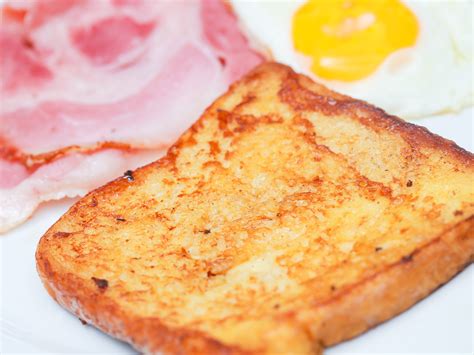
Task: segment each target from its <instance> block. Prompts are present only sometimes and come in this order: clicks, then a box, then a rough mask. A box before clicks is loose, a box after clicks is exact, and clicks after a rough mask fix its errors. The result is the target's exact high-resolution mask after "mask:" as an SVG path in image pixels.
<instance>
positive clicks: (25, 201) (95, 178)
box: [0, 149, 163, 233]
mask: <svg viewBox="0 0 474 355" xmlns="http://www.w3.org/2000/svg"><path fill="white" fill-rule="evenodd" d="M162 153H163V152H159V151H141V152H134V153H130V152H129V153H127V152H123V151H119V150H113V149H108V150H102V151H100V152H96V153H93V154H77V153H74V154H70V155H68V156H66V157H63V158H61V159H58V160H56V161H54V162H52V163H49V164H45V165H44V166H41V167H39V168H38V169H37V170H36V171H34V172H33V173H28V172H27V171H26V169H25V168H22V166H21V165H19V164H15V163H11V162H8V161H5V160H0V168H1V173H0V178H1V181H0V183H1V185H0V201H1V202H0V203H1V206H2V208H0V233H1V232H5V231H8V230H9V229H11V228H13V227H16V226H17V225H19V224H21V223H22V222H23V221H25V220H26V219H27V218H28V217H29V216H30V215H31V214H32V213H33V212H34V210H35V209H36V208H37V207H38V206H39V204H40V203H41V202H43V201H49V200H59V199H62V198H65V197H76V196H82V195H85V194H86V193H87V192H89V191H91V190H92V189H94V188H96V187H97V186H100V185H102V184H104V183H106V182H108V181H110V180H112V179H113V178H115V177H117V176H120V175H121V174H123V172H124V171H126V170H127V169H134V168H136V167H139V166H141V165H143V164H145V163H147V162H149V161H151V160H154V159H157V158H159V157H160V155H161V154H162Z"/></svg>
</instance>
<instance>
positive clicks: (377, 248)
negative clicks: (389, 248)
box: [375, 247, 383, 252]
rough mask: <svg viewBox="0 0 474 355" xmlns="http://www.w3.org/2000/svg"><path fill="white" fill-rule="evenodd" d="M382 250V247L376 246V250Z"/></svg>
mask: <svg viewBox="0 0 474 355" xmlns="http://www.w3.org/2000/svg"><path fill="white" fill-rule="evenodd" d="M381 250H383V248H382V247H376V248H375V251H376V252H379V251H381Z"/></svg>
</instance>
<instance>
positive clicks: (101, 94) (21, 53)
mask: <svg viewBox="0 0 474 355" xmlns="http://www.w3.org/2000/svg"><path fill="white" fill-rule="evenodd" d="M2 15H3V17H4V23H3V24H2V28H1V29H0V59H1V64H2V76H1V78H0V81H1V85H0V95H1V96H2V105H1V106H0V205H1V206H2V208H1V209H0V231H6V230H8V229H10V228H12V227H14V226H16V225H18V224H19V223H21V222H22V221H24V220H26V219H27V218H28V216H30V215H31V214H32V213H33V211H34V210H35V209H36V208H37V206H38V205H39V204H40V203H41V202H42V201H47V200H50V199H59V198H62V197H65V196H68V197H72V196H76V195H83V194H84V193H86V192H87V191H89V190H91V189H92V188H95V187H97V186H99V185H101V184H102V183H104V182H106V181H108V180H110V179H112V178H113V177H115V176H117V175H119V174H120V173H121V172H123V171H124V170H126V169H129V168H133V167H135V166H137V162H139V163H140V164H142V163H145V162H146V161H147V159H151V158H150V154H152V155H153V154H154V155H153V158H156V156H157V154H158V153H157V152H162V151H163V149H164V148H166V147H167V146H169V145H170V144H171V143H172V142H174V141H175V139H176V138H177V137H178V136H179V135H180V134H181V133H182V132H183V131H184V130H186V129H187V128H188V127H189V126H190V125H191V124H192V123H193V122H194V120H195V119H196V118H197V117H199V115H200V114H201V113H202V111H203V110H204V109H205V108H206V106H207V105H209V104H210V103H211V102H212V101H213V99H215V98H216V97H217V96H218V95H219V94H220V93H221V92H223V91H224V90H225V89H226V87H227V86H228V85H229V84H230V83H231V82H232V81H233V80H235V79H237V78H238V77H240V76H241V75H243V74H244V73H245V72H246V71H248V70H250V69H251V68H252V67H254V66H255V65H257V64H259V63H260V62H261V61H262V60H263V57H262V55H260V54H259V53H257V52H256V51H255V50H254V49H252V48H251V47H250V45H249V43H248V41H247V39H246V38H245V36H244V35H243V34H242V33H241V32H240V30H239V28H238V22H237V19H236V17H235V16H234V14H233V13H232V11H231V9H230V7H229V6H228V5H227V4H226V3H225V2H224V1H223V0H200V1H198V0H196V1H142V0H134V1H131V0H101V1H95V0H74V1H63V0H41V1H34V2H33V1H18V0H16V1H12V2H8V3H7V5H6V6H5V7H4V8H3V9H2ZM4 71H6V72H5V73H4ZM149 152H152V153H149Z"/></svg>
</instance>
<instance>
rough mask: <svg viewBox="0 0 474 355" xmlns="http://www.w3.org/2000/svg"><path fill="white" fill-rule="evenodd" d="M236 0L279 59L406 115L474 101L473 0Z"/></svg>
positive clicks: (245, 18)
mask: <svg viewBox="0 0 474 355" xmlns="http://www.w3.org/2000/svg"><path fill="white" fill-rule="evenodd" d="M232 5H233V7H234V9H235V11H236V12H237V14H238V15H239V21H241V22H242V24H243V26H244V27H245V28H246V29H247V30H248V31H249V33H251V34H252V35H253V36H255V37H256V38H258V39H259V40H260V41H261V42H262V43H263V44H265V45H266V46H268V48H269V49H270V50H271V52H272V55H273V57H274V58H275V60H278V61H280V62H283V63H286V64H289V65H291V66H292V67H293V68H294V69H298V70H301V71H303V72H304V73H306V74H308V75H310V76H311V77H313V78H314V79H317V80H318V81H321V82H323V83H325V84H326V85H327V86H328V87H330V88H332V89H334V90H337V91H340V92H342V93H345V94H347V95H351V96H353V97H356V98H358V99H362V100H367V101H369V102H371V103H374V104H376V105H377V106H380V107H382V108H383V109H385V110H386V111H388V112H391V113H393V114H397V115H400V116H401V117H402V118H404V119H410V118H419V117H425V116H428V115H432V114H436V113H445V112H450V111H458V110H460V109H462V108H464V107H468V106H472V105H473V104H474V87H473V85H472V75H473V74H472V73H473V72H472V63H473V61H474V57H473V53H474V51H473V43H474V38H473V28H472V23H473V13H474V4H473V2H472V1H467V0H460V1H424V2H423V1H411V0H407V1H405V0H403V1H402V0H383V1H378V0H332V1H327V0H300V1H279V2H263V1H260V2H259V1H253V2H252V1H239V0H233V1H232ZM269 29H271V30H269Z"/></svg>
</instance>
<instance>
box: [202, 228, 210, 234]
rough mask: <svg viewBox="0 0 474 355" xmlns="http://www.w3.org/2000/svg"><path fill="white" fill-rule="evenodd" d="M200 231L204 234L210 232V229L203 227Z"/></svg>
mask: <svg viewBox="0 0 474 355" xmlns="http://www.w3.org/2000/svg"><path fill="white" fill-rule="evenodd" d="M202 232H203V233H204V234H209V233H211V230H210V229H204V230H203V231H202Z"/></svg>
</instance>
